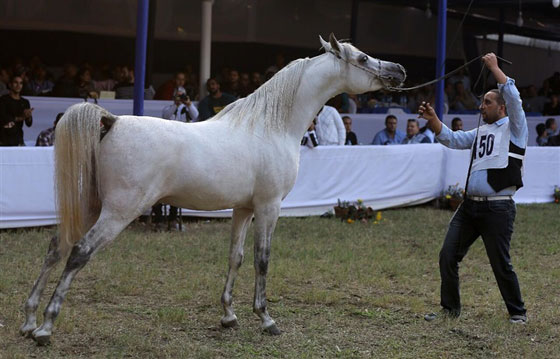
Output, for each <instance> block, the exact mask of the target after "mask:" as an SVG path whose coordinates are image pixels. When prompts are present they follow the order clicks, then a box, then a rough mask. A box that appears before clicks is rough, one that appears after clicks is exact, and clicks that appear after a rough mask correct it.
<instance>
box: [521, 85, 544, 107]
mask: <svg viewBox="0 0 560 359" xmlns="http://www.w3.org/2000/svg"><path fill="white" fill-rule="evenodd" d="M545 102H546V97H544V96H539V95H538V94H537V88H536V87H535V85H530V86H529V87H527V96H526V97H525V99H523V104H524V105H525V106H524V109H525V111H527V112H540V113H542V112H543V109H544V104H545Z"/></svg>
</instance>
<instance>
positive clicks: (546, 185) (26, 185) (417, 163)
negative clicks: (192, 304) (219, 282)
mask: <svg viewBox="0 0 560 359" xmlns="http://www.w3.org/2000/svg"><path fill="white" fill-rule="evenodd" d="M467 167H468V151H458V150H450V149H448V148H446V147H443V146H441V145H439V144H435V145H426V144H420V145H403V146H352V147H350V146H344V147H338V146H326V147H321V146H319V147H316V148H314V149H308V148H302V152H301V160H300V169H299V175H298V178H297V181H296V184H295V186H294V188H293V189H292V191H291V192H290V194H289V195H288V196H287V197H286V198H285V199H284V201H283V203H282V213H281V214H282V215H283V216H309V215H319V214H322V213H324V212H325V211H327V210H329V209H331V208H332V206H333V205H335V204H336V202H337V199H341V200H348V201H356V200H357V199H362V200H363V201H364V203H365V204H366V205H369V206H371V207H372V208H374V209H384V208H390V207H398V206H409V205H414V204H418V203H423V202H427V201H430V200H431V199H434V198H436V197H437V196H439V195H440V194H441V191H442V190H443V189H444V188H446V187H447V186H448V185H452V184H455V183H459V184H460V185H461V186H464V182H465V177H466V172H467ZM524 182H525V186H524V187H523V188H521V189H520V190H519V191H518V192H517V193H516V195H515V200H516V201H517V202H518V203H534V202H551V201H552V200H553V197H552V194H553V190H554V186H555V185H560V148H555V147H542V148H537V147H529V148H528V149H527V155H526V160H525V176H524ZM53 188H54V183H53V151H52V148H50V147H43V148H21V147H0V228H16V227H31V226H41V225H50V224H55V223H56V212H55V203H54V191H53ZM183 213H184V214H189V215H195V216H209V217H227V216H230V215H231V210H225V211H217V212H196V211H183Z"/></svg>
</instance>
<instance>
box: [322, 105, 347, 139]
mask: <svg viewBox="0 0 560 359" xmlns="http://www.w3.org/2000/svg"><path fill="white" fill-rule="evenodd" d="M316 118H317V123H316V125H315V127H316V128H315V130H316V131H317V139H318V140H319V144H320V145H321V146H332V145H339V146H343V145H344V141H345V140H346V130H345V128H344V123H342V118H341V117H340V114H339V113H338V111H337V110H336V109H335V108H334V107H331V106H327V105H325V106H323V108H321V110H319V113H317V117H316Z"/></svg>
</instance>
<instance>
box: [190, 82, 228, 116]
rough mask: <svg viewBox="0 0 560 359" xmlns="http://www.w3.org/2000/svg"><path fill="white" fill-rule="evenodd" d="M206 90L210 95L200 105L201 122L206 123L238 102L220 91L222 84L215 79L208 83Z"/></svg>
mask: <svg viewBox="0 0 560 359" xmlns="http://www.w3.org/2000/svg"><path fill="white" fill-rule="evenodd" d="M206 89H207V90H208V93H209V95H208V96H206V97H205V98H203V99H202V101H200V102H199V103H198V112H199V119H198V120H199V121H206V120H207V119H209V118H210V117H212V116H214V115H215V114H217V113H218V112H220V111H221V110H223V109H224V107H226V106H227V105H229V104H230V103H232V102H234V101H235V100H236V98H235V97H234V96H232V95H230V94H228V93H225V92H222V91H221V90H220V83H219V82H218V81H217V80H216V79H215V78H212V77H211V78H209V79H208V81H206Z"/></svg>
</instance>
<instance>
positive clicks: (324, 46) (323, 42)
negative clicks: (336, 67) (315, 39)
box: [319, 35, 331, 51]
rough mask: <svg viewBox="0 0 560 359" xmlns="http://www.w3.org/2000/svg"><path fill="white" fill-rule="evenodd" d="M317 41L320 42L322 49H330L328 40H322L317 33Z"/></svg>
mask: <svg viewBox="0 0 560 359" xmlns="http://www.w3.org/2000/svg"><path fill="white" fill-rule="evenodd" d="M319 41H320V42H321V47H322V48H323V49H325V51H330V50H331V45H329V43H328V42H326V41H325V40H323V37H322V36H321V35H319Z"/></svg>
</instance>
